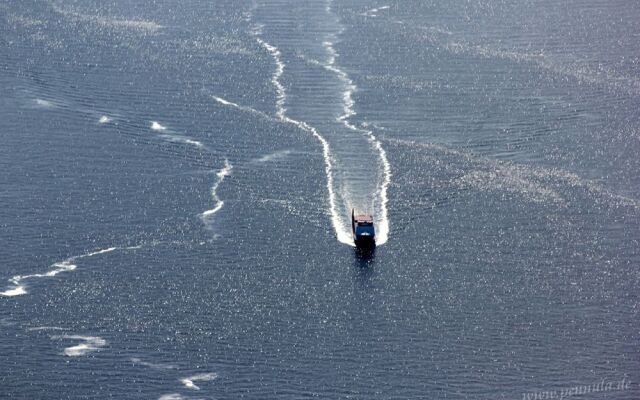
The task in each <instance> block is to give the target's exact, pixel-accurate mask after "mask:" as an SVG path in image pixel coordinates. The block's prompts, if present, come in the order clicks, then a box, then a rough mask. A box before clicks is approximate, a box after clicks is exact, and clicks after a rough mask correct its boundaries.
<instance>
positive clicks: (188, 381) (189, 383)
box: [180, 372, 218, 390]
mask: <svg viewBox="0 0 640 400" xmlns="http://www.w3.org/2000/svg"><path fill="white" fill-rule="evenodd" d="M217 378H218V374H216V373H215V372H207V373H203V374H197V375H193V376H189V377H187V378H182V379H180V382H182V384H183V385H184V386H185V387H186V388H188V389H193V390H200V387H199V386H198V385H196V384H195V383H194V382H196V381H203V382H208V381H212V380H214V379H217Z"/></svg>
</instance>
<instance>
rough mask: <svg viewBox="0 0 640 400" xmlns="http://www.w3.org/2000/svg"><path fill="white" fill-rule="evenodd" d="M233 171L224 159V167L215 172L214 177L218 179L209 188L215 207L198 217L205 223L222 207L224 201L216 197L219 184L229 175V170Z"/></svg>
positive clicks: (231, 166)
mask: <svg viewBox="0 0 640 400" xmlns="http://www.w3.org/2000/svg"><path fill="white" fill-rule="evenodd" d="M232 169H233V165H231V163H230V162H229V160H227V159H225V160H224V167H222V168H221V169H220V171H218V172H216V176H217V177H218V179H217V180H216V182H215V183H214V184H213V186H212V187H211V197H212V198H213V201H215V203H216V204H215V206H214V207H213V208H212V209H211V210H207V211H204V212H203V213H202V214H200V217H201V218H202V219H203V220H204V221H205V222H206V221H207V220H208V218H209V217H211V216H212V215H213V214H215V213H217V212H218V211H220V209H221V208H222V206H224V201H222V200H220V198H219V197H218V193H217V191H218V186H220V184H221V183H222V181H224V178H225V177H227V176H229V175H231V170H232Z"/></svg>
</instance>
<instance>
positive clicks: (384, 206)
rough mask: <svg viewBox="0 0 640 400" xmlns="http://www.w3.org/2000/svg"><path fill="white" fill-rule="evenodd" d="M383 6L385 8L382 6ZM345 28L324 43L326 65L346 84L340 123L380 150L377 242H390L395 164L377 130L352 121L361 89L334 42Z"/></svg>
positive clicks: (376, 200) (375, 206) (376, 215)
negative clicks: (346, 69) (339, 60)
mask: <svg viewBox="0 0 640 400" xmlns="http://www.w3.org/2000/svg"><path fill="white" fill-rule="evenodd" d="M380 9H383V8H382V7H381V8H380ZM327 11H328V12H330V13H331V12H332V11H331V1H330V0H329V1H328V3H327ZM342 32H343V29H340V31H339V32H338V33H337V34H332V35H330V36H329V39H331V40H325V41H324V42H323V46H324V48H325V50H326V51H327V55H328V59H327V63H326V64H325V65H324V67H325V68H326V69H327V70H328V71H331V72H333V73H334V74H336V75H337V76H338V78H339V79H340V81H342V83H343V84H344V92H343V96H342V101H343V110H344V112H343V114H342V115H341V116H339V117H338V118H337V120H338V121H339V122H341V123H342V124H344V126H345V127H347V128H348V129H349V130H351V131H354V132H360V133H362V134H364V135H365V136H366V137H367V139H368V141H369V142H370V143H371V146H372V147H373V149H374V150H375V151H376V152H377V153H378V157H379V162H380V165H381V168H382V174H381V177H380V178H379V182H378V189H377V193H376V197H375V200H374V211H375V215H374V217H375V219H376V221H375V223H376V244H378V245H381V244H384V243H386V242H387V240H388V239H389V212H388V203H389V197H388V194H387V192H388V189H389V185H390V184H391V176H392V173H391V164H390V163H389V159H388V158H387V152H386V151H385V150H384V148H383V147H382V143H381V142H380V140H378V139H377V138H376V136H375V135H374V134H373V131H371V130H369V129H364V128H359V127H357V126H356V125H354V124H352V123H351V122H350V121H349V118H351V117H353V116H355V115H356V112H355V110H354V105H355V101H354V100H353V93H354V92H355V91H356V90H357V87H356V85H355V84H354V83H353V80H352V79H351V78H349V75H348V74H347V73H346V72H344V71H343V70H342V69H340V68H339V67H338V66H337V64H336V60H337V58H338V57H339V54H338V52H337V51H336V50H335V48H334V44H333V41H334V40H336V38H337V36H338V35H340V34H342Z"/></svg>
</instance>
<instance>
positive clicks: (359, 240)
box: [351, 209, 376, 248]
mask: <svg viewBox="0 0 640 400" xmlns="http://www.w3.org/2000/svg"><path fill="white" fill-rule="evenodd" d="M351 231H352V232H353V241H354V243H355V244H356V247H358V248H373V247H375V246H376V230H375V228H374V226H373V216H371V215H370V214H358V215H356V213H355V210H353V209H351Z"/></svg>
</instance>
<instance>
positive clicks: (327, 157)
mask: <svg viewBox="0 0 640 400" xmlns="http://www.w3.org/2000/svg"><path fill="white" fill-rule="evenodd" d="M253 34H254V35H255V37H256V41H257V42H258V44H260V46H262V47H263V48H264V49H265V50H267V52H268V53H269V54H270V55H271V57H272V58H273V60H274V62H275V63H276V69H275V71H274V73H273V76H272V77H271V83H272V84H273V86H274V87H275V88H276V116H277V118H278V119H279V120H280V121H282V122H286V123H289V124H293V125H295V126H297V127H298V128H300V129H302V130H304V131H306V132H308V133H310V134H312V135H313V136H314V137H315V138H316V139H318V141H319V142H320V144H321V145H322V156H323V158H324V166H325V174H326V175H327V191H328V192H329V212H330V213H331V223H332V225H333V229H334V230H335V232H336V237H337V239H338V241H340V242H341V243H344V244H348V245H350V246H354V243H353V239H352V238H351V232H350V230H349V228H348V227H347V226H346V225H345V224H344V223H343V220H342V219H341V218H340V215H339V213H338V208H337V205H336V194H335V191H334V189H333V186H334V183H333V181H334V179H333V165H332V164H331V148H330V147H329V142H328V141H327V140H326V139H325V138H324V137H323V136H322V135H320V133H319V132H318V130H317V129H315V128H314V127H312V126H310V125H309V124H307V123H306V122H303V121H298V120H295V119H293V118H290V117H288V116H287V109H286V108H285V103H286V100H287V92H286V89H285V87H284V85H283V84H282V82H281V81H280V79H281V78H282V75H283V74H284V68H285V64H284V62H283V61H282V53H281V52H280V50H279V49H278V48H277V47H275V46H273V45H271V44H269V43H268V42H266V41H265V40H264V39H262V38H261V37H260V34H261V31H260V29H256V30H254V31H253Z"/></svg>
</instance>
